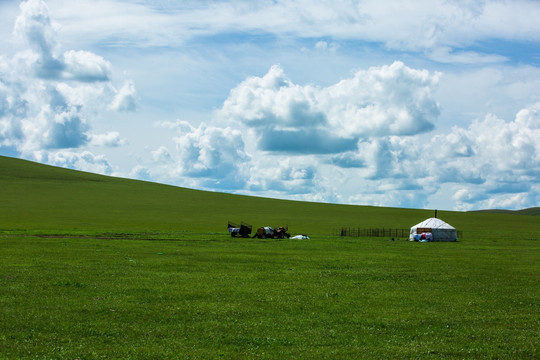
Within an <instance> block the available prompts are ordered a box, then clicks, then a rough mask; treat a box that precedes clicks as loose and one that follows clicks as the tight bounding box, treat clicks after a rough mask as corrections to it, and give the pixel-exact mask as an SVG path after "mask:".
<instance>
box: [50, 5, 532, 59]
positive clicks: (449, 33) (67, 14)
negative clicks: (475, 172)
mask: <svg viewBox="0 0 540 360" xmlns="http://www.w3.org/2000/svg"><path fill="white" fill-rule="evenodd" d="M51 4H53V6H54V7H55V10H56V11H57V12H58V15H59V16H60V18H61V20H62V23H63V24H64V26H66V27H67V28H68V29H69V31H70V32H73V33H74V34H85V35H86V34H87V33H88V31H87V29H88V28H89V27H90V26H92V27H95V31H93V32H92V33H90V34H88V35H87V37H92V36H94V37H97V38H90V39H88V41H91V42H93V43H96V42H97V41H98V40H102V39H106V40H107V42H108V43H109V44H111V45H114V46H140V47H149V46H156V47H160V46H171V45H173V46H178V45H180V44H182V43H184V42H186V41H190V40H193V39H194V38H198V37H211V36H213V35H216V34H220V33H227V32H229V33H257V34H261V33H263V34H274V35H275V36H278V37H283V38H286V37H300V38H310V39H315V38H323V39H327V38H329V37H330V38H333V39H337V40H361V41H366V42H377V43H382V44H385V46H386V47H388V48H392V49H403V50H412V51H425V50H430V49H437V48H440V47H451V48H454V49H463V48H465V47H467V46H469V45H471V44H475V43H478V42H481V41H484V40H490V39H494V38H498V39H509V40H518V41H523V42H526V41H531V40H533V41H536V40H537V39H538V34H539V33H540V25H539V23H538V21H537V19H538V18H539V17H540V8H539V7H538V4H537V2H536V1H534V0H519V1H481V2H469V1H459V0H455V1H444V0H435V1H433V0H422V1H416V2H415V3H414V5H412V4H410V3H407V2H403V1H399V0H389V1H385V2H380V1H378V0H367V1H362V2H358V1H352V0H343V1H332V2H328V1H324V0H323V1H311V0H303V1H291V0H280V1H271V2H269V1H265V2H256V3H255V2H253V1H233V2H228V1H220V2H213V3H211V4H208V3H207V2H179V3H177V4H174V3H171V2H169V3H167V4H166V5H165V4H164V3H163V2H161V3H159V4H156V3H141V2H134V3H129V2H127V3H126V2H121V3H120V2H109V1H96V2H92V3H91V4H90V3H87V2H84V1H78V2H76V5H75V6H71V7H66V6H63V3H62V2H60V1H54V0H51ZM119 14H121V16H119ZM89 18H91V19H92V23H89V20H88V19H89ZM96 19H98V20H96ZM517 19H519V20H517ZM96 21H97V24H98V25H97V26H96ZM110 34H114V35H110ZM79 38H80V36H79ZM324 43H326V44H329V42H328V41H327V40H321V42H320V43H319V45H320V46H319V47H323V46H324ZM428 52H429V51H428ZM463 55H465V54H463ZM470 55H472V54H471V53H470V54H469V55H467V56H466V57H467V58H468V60H467V61H474V60H475V58H476V59H478V60H479V61H481V62H483V61H485V60H486V58H485V57H484V56H482V55H481V54H478V56H476V55H474V56H470ZM488 56H489V55H488ZM454 59H456V60H458V61H463V60H464V58H463V56H458V57H454ZM493 59H495V58H493Z"/></svg>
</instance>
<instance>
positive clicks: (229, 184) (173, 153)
mask: <svg viewBox="0 0 540 360" xmlns="http://www.w3.org/2000/svg"><path fill="white" fill-rule="evenodd" d="M156 125H157V126H159V127H163V128H166V129H169V130H171V131H173V132H174V137H173V142H174V145H175V149H174V150H169V149H168V148H167V147H165V146H160V147H159V148H157V149H156V150H153V151H151V157H152V161H153V163H154V165H155V166H154V168H153V169H150V170H149V173H150V174H152V175H154V176H155V177H156V178H159V179H160V180H161V181H164V182H167V183H175V184H180V185H186V184H188V183H189V184H190V185H191V186H194V187H199V188H210V189H220V190H235V189H241V188H244V186H245V184H246V181H247V179H248V178H249V170H250V166H251V165H250V161H251V157H250V156H249V155H248V154H247V153H246V151H245V145H244V140H243V138H242V133H241V132H240V131H239V130H235V129H232V128H230V127H225V128H220V127H215V126H211V125H207V124H205V123H202V124H200V125H198V126H193V125H191V124H190V123H189V122H187V121H180V120H179V121H176V122H170V121H163V122H159V123H157V124H156ZM189 179H191V180H189Z"/></svg>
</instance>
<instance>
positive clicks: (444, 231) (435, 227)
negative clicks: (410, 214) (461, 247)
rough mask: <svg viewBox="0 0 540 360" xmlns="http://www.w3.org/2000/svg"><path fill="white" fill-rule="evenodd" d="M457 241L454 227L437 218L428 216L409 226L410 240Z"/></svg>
mask: <svg viewBox="0 0 540 360" xmlns="http://www.w3.org/2000/svg"><path fill="white" fill-rule="evenodd" d="M421 239H423V240H425V241H457V233H456V228H455V227H453V226H451V225H449V224H447V223H445V222H444V221H442V220H441V219H438V218H435V217H434V218H429V219H426V220H424V221H422V222H421V223H419V224H416V225H414V226H413V227H411V234H410V236H409V240H410V241H415V240H420V241H421Z"/></svg>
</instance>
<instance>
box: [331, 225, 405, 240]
mask: <svg viewBox="0 0 540 360" xmlns="http://www.w3.org/2000/svg"><path fill="white" fill-rule="evenodd" d="M410 232H411V230H410V229H391V228H388V229H373V228H367V229H366V228H364V229H362V228H354V227H342V228H341V229H340V230H338V234H337V235H340V236H352V237H364V236H365V237H395V238H405V237H406V238H408V237H409V234H410Z"/></svg>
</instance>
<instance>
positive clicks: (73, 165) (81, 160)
mask: <svg viewBox="0 0 540 360" xmlns="http://www.w3.org/2000/svg"><path fill="white" fill-rule="evenodd" d="M35 158H36V159H37V160H38V161H40V162H43V163H47V164H50V165H54V166H60V167H65V168H70V169H78V170H82V171H88V172H92V173H97V174H103V175H110V174H111V173H112V167H111V165H110V164H109V162H108V161H107V160H106V159H105V157H104V156H103V155H95V154H93V153H91V152H90V151H83V152H73V151H65V150H62V151H52V152H44V151H37V152H36V153H35Z"/></svg>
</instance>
